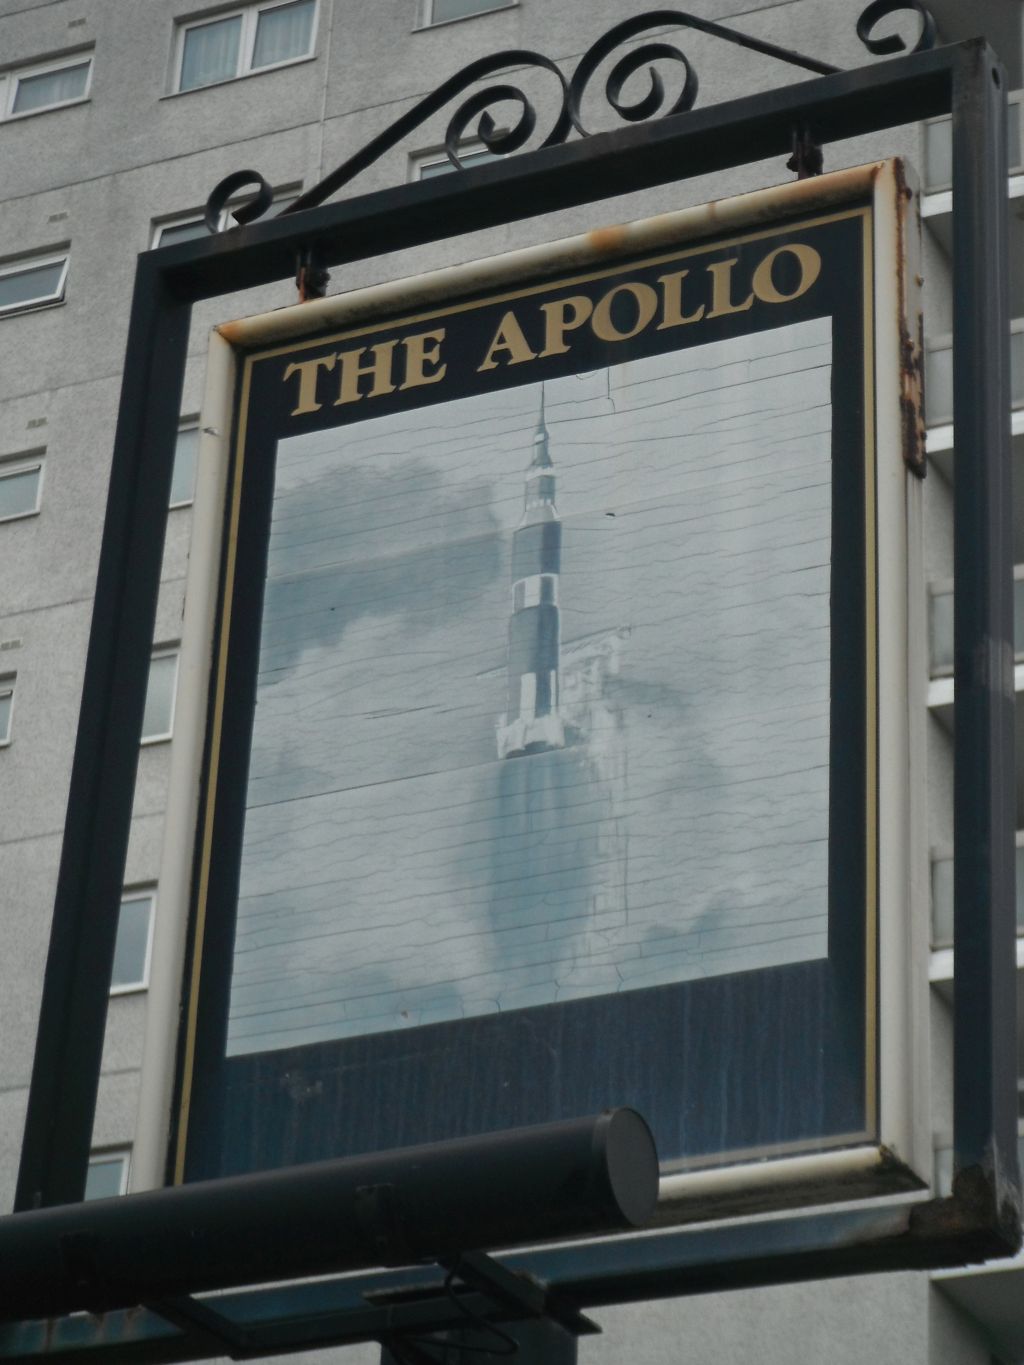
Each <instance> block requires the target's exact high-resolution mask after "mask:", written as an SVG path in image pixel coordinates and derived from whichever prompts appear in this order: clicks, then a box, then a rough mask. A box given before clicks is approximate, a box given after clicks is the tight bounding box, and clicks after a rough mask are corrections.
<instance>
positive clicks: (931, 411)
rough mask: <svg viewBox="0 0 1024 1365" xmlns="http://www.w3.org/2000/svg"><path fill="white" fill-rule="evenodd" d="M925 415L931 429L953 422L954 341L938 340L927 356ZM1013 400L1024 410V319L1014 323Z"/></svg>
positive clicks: (1014, 320) (1012, 345)
mask: <svg viewBox="0 0 1024 1365" xmlns="http://www.w3.org/2000/svg"><path fill="white" fill-rule="evenodd" d="M924 366H925V368H924V395H925V416H926V419H927V422H928V425H929V426H930V427H933V426H940V425H942V424H943V423H945V422H952V420H953V338H952V337H950V336H944V337H935V338H934V339H933V340H932V341H931V342H930V343H929V345H928V349H927V350H926V351H925V354H924ZM1010 401H1011V403H1012V404H1013V406H1014V407H1015V408H1021V407H1024V318H1014V319H1013V321H1012V322H1011V323H1010Z"/></svg>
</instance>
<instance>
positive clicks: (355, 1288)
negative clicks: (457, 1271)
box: [0, 1187, 1005, 1365]
mask: <svg viewBox="0 0 1024 1365" xmlns="http://www.w3.org/2000/svg"><path fill="white" fill-rule="evenodd" d="M197 1188H198V1187H197ZM934 1220H939V1221H940V1222H941V1224H942V1226H943V1228H944V1234H943V1235H942V1236H940V1237H937V1236H936V1235H935V1234H936V1228H935V1221H934ZM998 1250H999V1248H998V1246H997V1244H996V1242H995V1240H994V1239H993V1237H992V1234H991V1232H989V1231H986V1230H985V1229H984V1228H983V1227H980V1226H979V1225H977V1224H976V1223H975V1224H972V1223H971V1222H970V1220H969V1219H964V1218H961V1217H959V1216H958V1215H957V1214H956V1211H955V1208H954V1206H953V1204H952V1201H949V1200H945V1201H935V1202H931V1201H922V1202H918V1203H905V1204H902V1205H897V1206H895V1207H889V1208H878V1207H875V1208H868V1209H862V1208H847V1209H837V1210H833V1211H830V1212H828V1213H819V1214H798V1215H789V1216H783V1217H779V1218H771V1219H765V1220H763V1221H760V1222H753V1223H745V1224H742V1225H735V1224H732V1225H728V1224H727V1225H725V1226H720V1227H708V1228H696V1229H693V1228H686V1229H678V1230H669V1231H661V1232H644V1233H640V1234H638V1235H636V1236H633V1237H628V1238H623V1237H617V1238H612V1239H606V1240H603V1241H600V1240H599V1241H592V1242H589V1243H585V1244H576V1245H573V1246H568V1247H558V1246H556V1247H551V1248H549V1249H532V1250H528V1251H518V1252H511V1253H509V1254H507V1255H503V1256H502V1257H501V1264H502V1265H503V1266H505V1267H506V1268H507V1269H509V1270H511V1271H513V1272H521V1273H526V1274H529V1275H531V1276H532V1277H534V1279H535V1280H537V1281H539V1282H540V1283H541V1284H543V1285H544V1286H545V1288H546V1290H547V1291H548V1292H552V1293H555V1294H558V1295H561V1296H564V1298H566V1299H567V1300H569V1301H570V1302H572V1303H573V1304H575V1305H577V1306H578V1307H580V1308H583V1309H587V1310H590V1309H593V1308H600V1307H601V1306H606V1305H608V1304H612V1303H620V1304H621V1303H626V1302H634V1303H636V1302H644V1301H648V1300H652V1299H656V1298H665V1297H676V1296H685V1295H690V1294H699V1293H704V1292H708V1291H714V1292H721V1291H725V1290H732V1289H750V1288H755V1287H766V1286H769V1285H777V1284H787V1283H793V1282H796V1281H810V1280H820V1279H828V1278H832V1277H839V1276H842V1277H846V1276H851V1275H862V1274H877V1273H879V1271H882V1270H886V1269H903V1270H906V1269H933V1268H937V1267H941V1266H955V1265H964V1264H965V1263H968V1262H971V1261H978V1260H982V1259H984V1258H985V1257H986V1256H987V1255H992V1254H996V1253H997V1252H998ZM1002 1250H1004V1251H1005V1248H1002ZM200 1302H201V1304H202V1305H203V1306H204V1307H209V1308H210V1309H211V1310H213V1311H214V1312H216V1313H217V1314H218V1315H220V1317H221V1318H222V1319H224V1320H226V1322H227V1323H228V1324H229V1331H230V1332H231V1333H234V1334H236V1335H238V1336H240V1337H242V1338H244V1339H245V1340H246V1341H247V1342H248V1343H249V1345H250V1347H251V1351H252V1353H254V1354H256V1353H260V1352H262V1353H263V1354H271V1353H272V1352H274V1351H296V1350H313V1349H316V1348H318V1347H321V1348H322V1347H326V1346H331V1345H343V1344H344V1345H351V1344H354V1343H358V1342H368V1341H375V1340H379V1339H380V1337H381V1335H382V1334H384V1333H385V1332H387V1331H389V1330H391V1331H398V1332H402V1331H406V1332H416V1333H424V1332H433V1331H439V1330H443V1329H445V1328H446V1327H452V1326H457V1325H458V1323H459V1321H460V1320H463V1321H464V1318H463V1315H462V1312H461V1311H460V1310H459V1309H458V1308H457V1306H455V1305H454V1304H452V1303H451V1302H450V1300H448V1299H447V1297H446V1295H445V1294H444V1286H443V1279H442V1274H441V1272H440V1271H437V1270H433V1269H427V1268H424V1267H418V1268H416V1269H401V1270H390V1271H377V1272H374V1273H371V1274H368V1275H355V1276H347V1277H346V1278H344V1279H321V1280H318V1281H316V1282H306V1283H298V1284H290V1285H277V1286H272V1287H262V1288H257V1289H252V1288H250V1289H246V1290H239V1291H236V1292H229V1293H227V1294H224V1295H218V1296H216V1297H215V1298H211V1299H207V1300H201V1301H200ZM463 1305H464V1307H465V1308H466V1309H469V1310H471V1311H472V1312H474V1313H477V1314H480V1315H486V1316H488V1317H489V1318H490V1319H491V1320H493V1321H499V1322H506V1321H512V1320H514V1319H515V1318H516V1316H517V1315H516V1314H515V1313H512V1312H509V1313H501V1312H495V1311H494V1307H493V1305H491V1307H490V1308H488V1304H487V1301H486V1297H485V1296H481V1295H477V1294H468V1295H466V1296H465V1297H464V1299H463ZM225 1349H226V1347H225V1346H224V1344H223V1343H221V1344H220V1345H219V1346H216V1347H215V1346H213V1345H211V1344H208V1343H207V1344H204V1342H203V1341H201V1340H199V1339H198V1337H196V1336H192V1337H189V1336H188V1335H187V1333H185V1332H184V1331H178V1330H175V1329H174V1328H172V1327H171V1326H170V1325H169V1324H168V1322H167V1321H166V1320H165V1319H163V1318H161V1317H159V1316H158V1315H157V1314H156V1313H150V1312H145V1313H132V1314H130V1315H126V1314H123V1313H118V1312H115V1313H112V1314H109V1315H108V1316H107V1317H106V1319H105V1320H104V1324H103V1326H102V1327H100V1326H98V1325H96V1324H94V1323H92V1322H91V1321H90V1320H89V1319H83V1318H81V1317H76V1318H70V1319H66V1320H64V1321H62V1322H58V1323H47V1324H42V1323H32V1322H22V1323H18V1324H17V1325H12V1326H7V1327H5V1326H3V1325H2V1324H0V1360H3V1361H5V1362H7V1365H30V1362H32V1361H34V1360H37V1359H38V1357H39V1356H40V1355H42V1354H45V1357H46V1360H47V1361H48V1362H50V1365H89V1362H91V1361H93V1360H95V1361H96V1362H97V1363H98V1365H100V1363H101V1365H157V1362H171V1361H185V1360H206V1359H210V1358H213V1357H216V1356H219V1355H222V1354H223V1353H224V1350H225Z"/></svg>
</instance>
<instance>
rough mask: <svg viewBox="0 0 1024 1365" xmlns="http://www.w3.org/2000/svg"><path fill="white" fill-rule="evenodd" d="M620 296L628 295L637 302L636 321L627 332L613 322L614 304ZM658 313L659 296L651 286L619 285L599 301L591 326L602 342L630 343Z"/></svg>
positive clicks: (638, 284)
mask: <svg viewBox="0 0 1024 1365" xmlns="http://www.w3.org/2000/svg"><path fill="white" fill-rule="evenodd" d="M619 294H628V295H629V296H630V297H631V298H632V299H634V300H635V301H636V321H635V322H634V323H633V325H632V327H627V328H626V330H625V331H621V330H620V329H619V328H618V327H616V326H615V324H614V323H613V322H612V304H613V303H614V301H615V299H616V297H617V296H618V295H619ZM657 311H658V296H657V294H656V293H655V292H654V290H653V289H652V288H651V286H650V285H649V284H640V283H635V284H618V285H616V286H615V288H614V289H609V291H608V293H607V294H603V295H602V296H601V298H600V299H599V300H598V304H597V307H596V308H595V309H594V319H593V322H592V323H591V326H592V327H593V329H594V335H595V336H597V337H600V339H601V340H602V341H628V340H629V338H630V337H635V336H636V334H637V332H642V331H643V330H644V328H645V327H646V326H647V324H648V323H649V322H650V320H651V319H652V318H653V317H654V315H655V313H656V312H657Z"/></svg>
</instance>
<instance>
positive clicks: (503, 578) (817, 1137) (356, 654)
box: [165, 163, 930, 1218]
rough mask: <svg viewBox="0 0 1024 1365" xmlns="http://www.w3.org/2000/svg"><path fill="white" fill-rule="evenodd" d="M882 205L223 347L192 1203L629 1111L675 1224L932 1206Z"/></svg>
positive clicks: (193, 911) (839, 210)
mask: <svg viewBox="0 0 1024 1365" xmlns="http://www.w3.org/2000/svg"><path fill="white" fill-rule="evenodd" d="M907 205H908V196H906V194H905V192H904V189H903V181H902V177H901V174H900V170H899V167H898V166H896V165H895V164H894V163H884V164H878V165H874V166H871V167H867V168H862V169H859V170H857V171H854V172H844V173H842V174H839V175H837V176H833V177H823V178H821V179H819V180H816V181H806V182H800V183H797V184H792V185H789V186H787V187H785V188H783V189H780V190H775V191H769V192H763V193H759V194H755V195H749V196H745V197H743V198H741V199H737V200H733V201H728V202H725V203H719V204H716V205H714V206H712V207H709V208H706V209H699V210H689V211H685V212H681V213H678V214H668V215H664V216H662V217H660V218H658V219H654V220H651V221H649V222H646V223H638V224H632V225H629V226H626V227H616V228H606V229H603V230H600V231H595V232H593V233H591V234H589V235H587V236H586V237H582V238H577V239H573V240H571V241H567V242H563V243H560V244H555V245H553V246H551V247H548V248H544V249H531V250H529V251H525V252H519V253H515V254H513V255H511V256H507V257H500V258H497V259H495V260H491V261H487V262H483V263H478V264H474V265H469V266H465V267H460V268H457V269H451V270H446V271H442V272H439V273H438V274H437V275H435V276H426V277H420V278H417V279H414V280H408V281H403V282H400V283H396V284H390V285H386V286H382V287H379V288H375V289H368V290H365V291H361V292H359V293H356V294H352V295H342V296H338V297H331V298H327V299H324V300H319V301H316V302H312V303H308V304H304V305H301V306H299V307H297V308H293V309H286V310H283V311H281V312H278V313H274V314H269V315H265V316H262V317H258V318H252V319H247V320H243V321H240V322H235V323H231V324H226V325H224V326H222V327H221V328H219V329H218V330H217V332H216V333H215V334H214V340H213V348H212V350H211V356H210V371H209V375H210V377H209V380H208V392H209V396H208V402H207V407H206V411H205V412H204V417H203V421H202V425H203V427H204V429H205V430H206V434H205V435H204V438H203V439H204V445H203V448H202V452H201V469H202V471H203V472H202V474H201V486H200V494H199V499H198V510H197V522H196V530H195V540H194V544H193V554H192V563H191V567H190V574H191V578H190V582H189V588H188V607H187V616H186V622H185V631H184V643H183V662H182V678H183V683H182V689H183V691H182V696H181V698H180V705H179V713H180V714H182V715H185V716H187V715H192V716H194V717H195V718H196V720H197V724H198V723H199V722H200V721H203V722H204V723H203V725H200V728H199V730H197V731H196V734H197V735H200V731H201V736H200V737H201V739H202V742H198V741H197V742H196V743H195V744H194V745H193V746H192V751H191V753H192V756H191V757H189V756H188V755H186V756H185V757H184V758H181V759H179V760H177V766H176V768H175V774H174V783H175V784H176V786H175V789H174V792H172V802H171V804H172V807H173V808H175V809H178V810H185V811H186V812H188V818H187V819H184V820H179V821H178V824H177V829H178V833H179V836H180V839H179V844H178V846H177V847H175V846H174V838H173V837H171V838H170V839H169V848H168V851H167V853H166V854H165V867H166V868H167V869H168V879H169V880H171V881H173V877H172V876H171V868H172V867H173V866H174V865H177V866H178V867H179V869H180V867H181V866H182V865H187V864H189V861H190V860H191V866H192V875H191V881H190V883H189V886H190V891H189V895H190V916H189V922H190V941H189V943H188V946H187V955H186V964H185V980H186V996H185V1005H184V1011H183V1019H184V1023H183V1031H182V1036H181V1040H180V1045H179V1052H178V1079H177V1087H176V1100H175V1105H174V1113H173V1115H172V1124H171V1127H172V1138H171V1147H172V1151H171V1167H172V1170H173V1177H174V1179H175V1180H177V1181H182V1180H195V1179H202V1178H207V1177H212V1176H217V1175H225V1174H233V1173H237V1172H242V1171H249V1170H254V1169H265V1168H269V1167H277V1166H282V1165H292V1164H295V1163H302V1162H307V1161H313V1160H317V1159H320V1158H324V1157H328V1156H336V1155H348V1154H355V1153H362V1152H369V1151H374V1150H377V1149H386V1148H392V1147H399V1146H403V1145H406V1144H412V1143H419V1142H426V1141H434V1140H440V1139H445V1138H449V1137H457V1136H462V1135H467V1134H477V1133H483V1132H488V1131H491V1130H497V1129H502V1128H510V1127H514V1126H518V1125H522V1124H529V1123H536V1122H543V1121H546V1120H552V1119H557V1118H563V1117H569V1116H574V1115H579V1114H588V1113H592V1112H595V1111H597V1110H600V1109H602V1108H604V1107H607V1106H610V1105H622V1104H626V1105H631V1106H633V1107H635V1108H636V1109H638V1110H639V1111H640V1112H641V1113H642V1114H644V1116H645V1117H646V1118H647V1120H648V1122H649V1123H650V1124H651V1126H652V1128H653V1130H654V1133H655V1136H656V1139H657V1143H658V1148H659V1152H660V1154H661V1158H662V1162H663V1172H664V1179H663V1201H664V1204H665V1208H666V1216H667V1217H670V1218H683V1217H687V1216H698V1215H705V1214H707V1213H708V1212H709V1211H714V1210H716V1209H719V1210H720V1209H727V1208H744V1209H750V1208H753V1207H771V1206H774V1205H780V1204H784V1203H787V1202H788V1203H792V1202H796V1201H798V1200H800V1199H803V1198H806V1197H808V1191H810V1190H816V1192H817V1194H818V1195H819V1196H820V1195H821V1193H822V1191H823V1190H825V1191H826V1192H827V1193H828V1194H829V1196H830V1197H836V1196H838V1195H842V1194H859V1193H870V1192H875V1193H877V1192H879V1191H880V1190H892V1189H899V1188H911V1187H914V1186H915V1185H917V1184H919V1183H920V1182H921V1181H924V1180H927V1178H928V1175H929V1170H928V1162H929V1160H930V1157H929V1154H928V1146H929V1144H928V1139H927V1130H926V1124H925V1123H924V1122H923V1121H922V1115H924V1114H926V1113H927V1106H926V1103H925V1097H924V1096H923V1094H922V1093H921V1090H920V1081H919V1078H920V1076H922V1075H923V1074H925V1072H926V1067H925V1066H924V1065H923V1064H922V1059H921V1057H920V1056H919V1055H918V1052H919V1050H920V1046H921V1044H920V1043H918V1042H917V1041H916V1040H915V1021H916V1019H917V1018H918V1015H919V1012H920V1011H921V1010H923V1009H924V1008H925V1005H926V990H927V983H926V979H925V976H926V963H925V954H926V946H927V945H926V944H925V943H924V942H919V941H918V938H919V936H920V934H921V933H922V932H924V931H923V930H922V928H921V926H922V925H923V924H924V922H925V921H924V917H923V914H922V909H923V908H922V906H921V905H920V904H915V901H916V899H917V898H919V897H920V894H921V892H920V889H919V888H918V887H917V886H916V885H912V884H911V879H910V875H909V870H908V869H909V867H910V866H911V860H912V858H913V857H914V856H916V853H917V852H919V851H920V850H919V849H917V846H916V845H915V843H914V841H915V839H916V838H917V837H918V835H917V823H918V822H915V820H914V818H913V814H912V812H911V811H910V805H909V803H910V792H909V782H908V771H909V768H910V765H911V763H912V762H914V761H915V759H916V758H919V754H918V753H917V751H916V748H915V746H917V745H919V744H920V738H919V736H918V735H917V733H916V731H915V728H914V727H915V725H916V724H918V723H923V722H918V721H915V720H914V719H913V717H912V715H911V712H910V710H909V707H908V701H907V688H906V678H907V669H908V639H910V638H912V637H913V630H912V628H911V624H912V623H910V622H908V619H907V613H908V607H907V602H908V600H912V594H909V593H908V583H907V574H908V537H913V535H914V533H915V526H916V518H917V500H918V497H919V490H918V481H917V479H916V477H915V474H914V471H913V465H914V463H915V461H916V460H917V459H918V458H919V455H920V432H919V418H918V413H917V410H916V407H915V398H914V391H913V390H914V384H913V372H912V371H911V372H910V373H909V374H908V373H907V372H906V371H905V369H904V368H903V367H905V365H906V360H907V355H908V354H909V353H910V352H911V351H912V349H913V345H914V343H915V342H916V338H917V321H916V317H915V316H914V314H913V311H912V308H911V305H910V303H909V302H908V286H907V283H906V282H907V280H908V278H909V276H908V272H907V269H906V250H907V238H908V226H907V215H908V213H909V210H908V207H907ZM214 567H216V572H214ZM214 578H216V579H217V582H218V585H219V586H218V590H217V593H216V595H215V594H214V593H213V590H212V586H211V585H212V582H213V580H214ZM207 683H208V685H207ZM190 687H191V689H192V691H191V693H190V692H189V688H190ZM182 708H184V709H183V710H182ZM182 748H183V752H184V748H185V746H182ZM175 793H176V794H175ZM175 803H177V804H175ZM915 850H916V852H915ZM178 880H179V881H180V882H181V883H182V885H184V884H185V881H186V880H187V879H183V878H181V877H180V876H179V878H178ZM915 912H916V913H915ZM925 913H926V912H925ZM923 1036H924V1034H923V1031H922V1033H921V1037H922V1038H923ZM915 1049H916V1050H915ZM768 1158H774V1160H768Z"/></svg>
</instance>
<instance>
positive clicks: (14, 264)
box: [0, 251, 71, 318]
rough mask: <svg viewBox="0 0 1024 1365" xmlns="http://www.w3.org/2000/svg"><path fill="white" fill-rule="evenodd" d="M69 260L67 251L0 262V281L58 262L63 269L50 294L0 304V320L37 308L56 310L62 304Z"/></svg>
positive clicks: (69, 256)
mask: <svg viewBox="0 0 1024 1365" xmlns="http://www.w3.org/2000/svg"><path fill="white" fill-rule="evenodd" d="M70 259H71V253H70V252H69V251H53V252H48V253H47V254H46V255H39V256H19V257H17V258H16V259H15V260H8V261H4V262H0V279H2V278H3V276H4V275H24V274H26V273H27V272H28V271H30V270H37V269H38V268H39V267H40V266H41V265H56V264H57V263H58V261H59V262H62V263H63V267H64V268H63V269H62V270H61V272H60V280H59V281H58V284H57V288H56V290H55V291H54V292H53V293H52V294H41V295H40V296H39V297H38V298H35V299H25V300H24V302H22V303H5V304H0V318H6V317H14V316H16V315H17V314H18V313H32V312H35V311H36V310H37V309H39V308H56V307H57V306H58V304H62V303H63V302H64V292H65V290H66V288H67V282H68V261H69V260H70Z"/></svg>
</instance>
